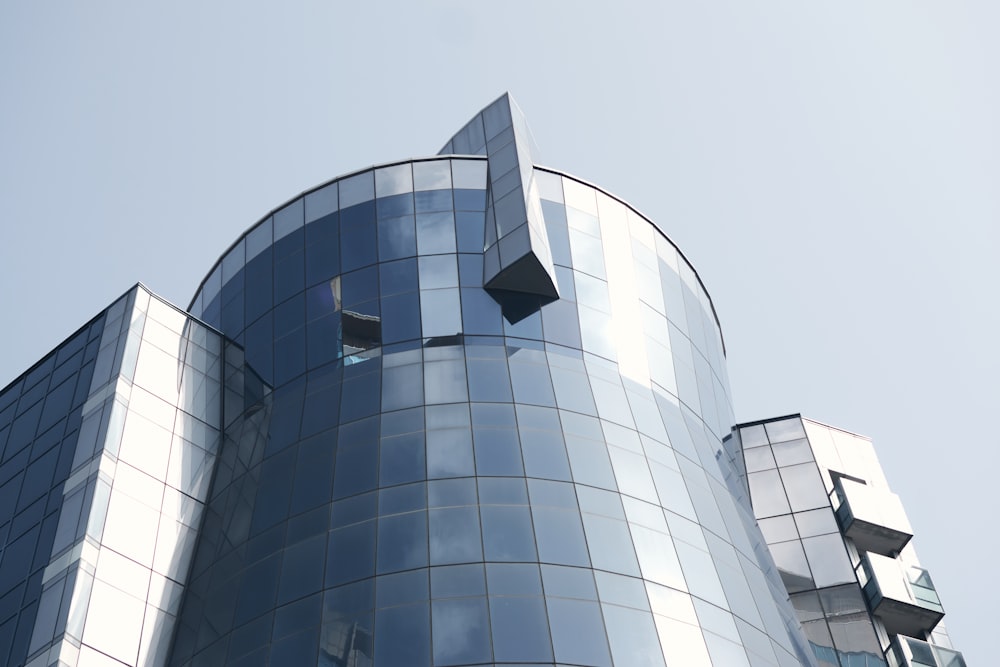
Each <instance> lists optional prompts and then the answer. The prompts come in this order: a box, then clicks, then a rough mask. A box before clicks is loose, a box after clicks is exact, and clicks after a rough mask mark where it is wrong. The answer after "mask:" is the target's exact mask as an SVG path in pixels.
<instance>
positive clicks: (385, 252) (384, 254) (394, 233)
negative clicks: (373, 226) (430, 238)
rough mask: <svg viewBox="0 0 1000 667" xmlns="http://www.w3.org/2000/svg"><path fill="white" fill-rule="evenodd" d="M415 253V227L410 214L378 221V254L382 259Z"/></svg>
mask: <svg viewBox="0 0 1000 667" xmlns="http://www.w3.org/2000/svg"><path fill="white" fill-rule="evenodd" d="M416 254H417V228H416V224H415V223H414V220H413V216H412V215H404V216H402V217H399V218H389V219H386V220H379V221H378V256H379V259H380V260H382V261H386V260H390V259H400V258H402V257H413V256H414V255H416Z"/></svg>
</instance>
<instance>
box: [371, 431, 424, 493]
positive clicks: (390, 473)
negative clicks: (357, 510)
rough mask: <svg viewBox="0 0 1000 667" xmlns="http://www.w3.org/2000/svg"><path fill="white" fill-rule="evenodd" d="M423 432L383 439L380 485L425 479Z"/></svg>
mask: <svg viewBox="0 0 1000 667" xmlns="http://www.w3.org/2000/svg"><path fill="white" fill-rule="evenodd" d="M424 477H425V472H424V434H423V431H417V432H415V433H407V434H405V435H398V436H394V437H391V438H383V439H382V452H381V456H380V457H379V483H380V484H381V485H383V486H386V485H391V484H402V483H405V482H415V481H417V480H420V479H424Z"/></svg>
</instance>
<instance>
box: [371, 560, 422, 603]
mask: <svg viewBox="0 0 1000 667" xmlns="http://www.w3.org/2000/svg"><path fill="white" fill-rule="evenodd" d="M379 548H381V547H379ZM427 590H428V588H427V570H426V569H420V570H412V571H410V572H400V573H398V574H388V575H385V576H380V577H379V578H378V579H377V583H376V584H375V606H376V607H395V606H396V605H400V604H410V603H413V602H421V601H423V600H426V599H427V597H428V596H427Z"/></svg>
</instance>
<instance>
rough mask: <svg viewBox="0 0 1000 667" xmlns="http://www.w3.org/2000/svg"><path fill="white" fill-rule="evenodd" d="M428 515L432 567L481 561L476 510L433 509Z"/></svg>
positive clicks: (471, 508)
mask: <svg viewBox="0 0 1000 667" xmlns="http://www.w3.org/2000/svg"><path fill="white" fill-rule="evenodd" d="M428 514H429V515H430V552H431V564H432V565H448V564H451V563H467V562H471V561H479V560H482V558H483V549H482V541H481V539H480V535H479V513H478V512H477V511H476V508H475V507H447V508H442V509H432V510H429V512H428Z"/></svg>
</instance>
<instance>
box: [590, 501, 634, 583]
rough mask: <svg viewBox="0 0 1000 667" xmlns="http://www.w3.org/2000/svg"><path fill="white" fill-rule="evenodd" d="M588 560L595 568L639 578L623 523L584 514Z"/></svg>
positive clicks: (625, 526)
mask: <svg viewBox="0 0 1000 667" xmlns="http://www.w3.org/2000/svg"><path fill="white" fill-rule="evenodd" d="M583 523H584V526H585V528H586V533H587V541H588V543H589V544H590V560H591V562H592V563H593V564H594V567H595V568H600V569H602V570H609V571H611V572H621V573H622V574H628V575H632V576H635V577H638V576H639V564H638V562H636V559H635V552H634V551H633V549H632V536H631V534H630V533H629V530H628V526H627V525H626V523H625V522H624V521H618V520H616V519H609V518H607V517H603V516H596V515H594V514H584V515H583Z"/></svg>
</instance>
